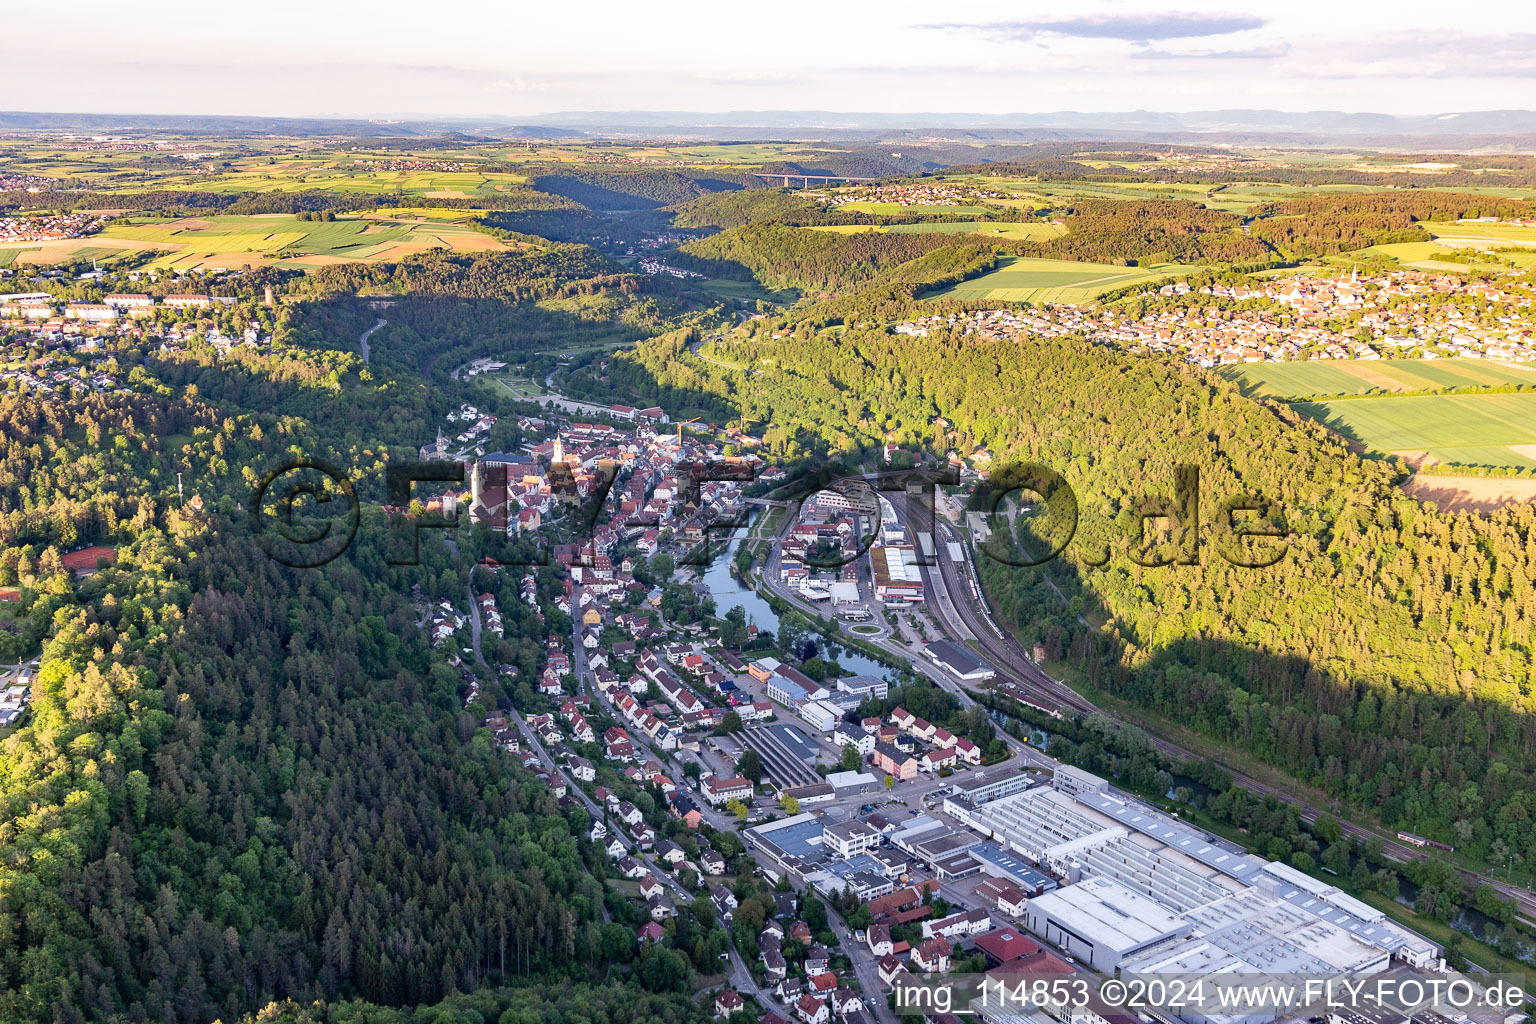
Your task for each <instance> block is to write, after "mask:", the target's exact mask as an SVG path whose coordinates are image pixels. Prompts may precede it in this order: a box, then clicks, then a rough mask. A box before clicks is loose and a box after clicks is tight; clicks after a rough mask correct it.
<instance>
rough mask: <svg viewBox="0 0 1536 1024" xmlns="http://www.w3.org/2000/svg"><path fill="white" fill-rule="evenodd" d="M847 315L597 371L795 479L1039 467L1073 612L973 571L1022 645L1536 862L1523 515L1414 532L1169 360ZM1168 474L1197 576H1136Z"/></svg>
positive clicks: (1169, 572) (1435, 831)
mask: <svg viewBox="0 0 1536 1024" xmlns="http://www.w3.org/2000/svg"><path fill="white" fill-rule="evenodd" d="M849 301H850V302H853V301H854V300H849ZM886 301H887V303H888V304H891V303H889V300H886ZM854 305H857V303H854ZM854 305H850V306H849V307H848V309H847V311H846V319H845V320H844V322H843V323H842V324H841V325H840V326H839V327H838V329H836V330H824V331H818V330H817V329H816V324H815V322H812V321H801V322H799V323H798V326H797V324H796V323H795V322H793V321H790V322H779V323H774V322H769V321H764V322H762V323H761V325H760V327H759V330H758V332H757V334H756V336H755V337H754V339H753V340H750V341H740V342H735V343H730V344H725V345H716V346H714V347H713V348H712V349H711V351H710V353H709V354H710V355H711V358H713V359H716V360H719V362H715V363H710V362H702V361H698V360H694V359H691V358H689V357H687V356H686V355H683V354H681V352H680V350H678V349H676V348H673V349H671V350H670V351H669V350H668V349H667V348H665V347H662V346H660V344H659V343H658V344H657V345H645V346H641V348H640V349H638V350H637V351H636V352H635V353H633V354H632V355H627V356H625V357H623V358H621V359H620V360H619V361H618V363H617V368H616V369H614V370H611V371H610V374H611V375H614V376H616V379H618V380H619V382H620V383H621V385H622V386H625V387H628V388H630V389H631V390H633V391H635V393H641V394H643V393H646V392H645V388H647V387H657V386H659V387H661V388H673V389H682V390H691V391H696V392H702V393H704V394H707V395H712V396H715V397H714V398H713V400H714V401H721V402H727V403H729V404H730V405H731V406H732V407H739V408H743V409H747V410H749V412H748V415H751V416H754V417H757V418H760V419H762V420H765V421H767V422H770V423H771V424H772V426H771V427H770V428H767V430H766V434H765V437H766V440H767V441H768V443H769V445H770V447H771V449H772V450H773V451H774V452H775V453H777V454H779V455H781V456H783V457H788V458H792V459H793V458H802V459H803V458H807V457H809V456H811V455H812V454H813V453H815V452H817V451H819V452H821V453H822V457H823V458H824V457H827V456H829V455H830V456H838V455H843V456H847V457H850V458H853V459H854V460H855V461H857V459H859V458H866V457H871V456H872V455H873V454H874V453H875V451H876V450H877V448H878V446H879V445H880V444H882V443H883V442H884V441H886V440H887V439H891V440H895V441H896V442H897V443H898V444H900V445H902V446H903V447H906V448H908V449H909V450H912V449H918V450H921V449H923V448H928V449H930V450H932V449H933V447H934V446H935V444H936V437H935V431H936V429H937V428H936V427H935V426H934V425H933V424H934V420H935V417H943V418H944V419H945V420H947V421H948V422H949V423H950V424H951V425H952V429H953V430H954V431H955V436H953V437H951V438H948V439H947V440H946V441H945V442H944V444H943V445H942V446H941V447H940V450H943V448H955V449H958V450H959V451H962V452H969V451H971V450H972V448H973V447H975V446H978V445H981V446H986V447H987V448H989V449H991V450H992V451H993V452H994V453H995V454H996V456H997V459H998V461H999V463H1002V462H1004V461H1006V460H1008V459H1029V460H1036V461H1039V462H1042V463H1044V464H1045V465H1048V466H1050V467H1052V468H1054V469H1055V470H1057V471H1059V472H1060V473H1062V474H1063V475H1064V476H1065V477H1066V479H1067V480H1068V481H1069V482H1070V484H1071V486H1072V487H1073V488H1074V490H1075V491H1076V494H1077V499H1078V502H1079V507H1080V511H1081V515H1082V519H1081V522H1080V525H1079V528H1078V534H1077V539H1076V540H1075V541H1074V542H1073V544H1072V546H1071V547H1070V548H1069V549H1068V551H1067V553H1066V555H1065V556H1064V557H1063V558H1062V559H1061V560H1058V561H1057V562H1056V563H1053V565H1052V566H1051V567H1050V570H1049V574H1050V576H1051V577H1053V578H1054V579H1055V580H1056V581H1057V583H1058V585H1059V586H1060V587H1061V589H1062V591H1063V592H1064V593H1065V594H1066V596H1067V600H1063V599H1062V598H1061V597H1059V596H1057V594H1056V592H1055V591H1053V590H1051V589H1049V588H1048V587H1047V586H1046V585H1045V584H1044V582H1043V576H1042V573H1041V571H1040V570H1031V569H1023V568H1010V567H1006V566H1002V565H997V564H993V563H992V562H991V561H990V560H984V563H983V564H984V566H985V567H986V570H985V571H986V584H987V589H988V591H989V593H990V594H991V596H992V597H993V599H994V600H995V602H996V603H997V605H998V606H999V607H1000V608H1001V610H1002V612H1003V615H1004V617H1005V618H1006V619H1007V620H1009V621H1010V622H1011V624H1012V625H1013V626H1014V627H1015V628H1016V629H1017V631H1018V633H1019V635H1020V637H1021V639H1022V640H1024V641H1025V642H1026V643H1029V642H1031V641H1034V640H1037V639H1039V640H1045V639H1049V640H1050V641H1051V644H1052V647H1053V648H1055V649H1058V650H1060V651H1061V652H1062V653H1063V655H1064V664H1063V667H1064V668H1065V669H1066V670H1068V671H1070V672H1073V673H1077V674H1078V675H1079V677H1080V678H1081V679H1083V680H1084V681H1085V682H1086V683H1088V684H1090V685H1092V686H1094V687H1096V688H1099V689H1101V690H1103V691H1106V692H1108V693H1111V694H1114V695H1116V696H1119V697H1123V698H1126V699H1129V700H1132V701H1135V702H1136V703H1138V704H1140V705H1141V706H1143V707H1145V708H1147V709H1149V710H1150V711H1153V712H1155V713H1157V714H1160V715H1163V716H1165V717H1166V719H1168V720H1170V721H1175V722H1178V723H1180V724H1181V725H1185V726H1193V727H1195V728H1198V729H1199V730H1201V731H1203V732H1205V733H1206V734H1208V735H1209V736H1210V737H1212V738H1214V739H1217V740H1220V741H1221V742H1224V743H1230V744H1232V745H1233V747H1234V748H1237V749H1238V750H1240V751H1241V754H1238V755H1235V756H1243V757H1258V758H1261V759H1263V760H1266V761H1268V762H1270V763H1272V764H1275V765H1277V766H1280V767H1283V768H1284V769H1286V770H1288V771H1290V772H1293V773H1295V774H1296V775H1298V776H1300V777H1301V778H1304V779H1306V780H1307V781H1309V782H1311V783H1314V784H1316V785H1317V786H1319V787H1321V788H1323V789H1326V790H1327V791H1328V792H1329V793H1331V794H1334V795H1335V796H1337V797H1338V798H1340V799H1344V800H1347V801H1348V802H1349V803H1350V804H1351V805H1353V806H1354V807H1356V808H1357V809H1358V810H1359V813H1362V814H1377V815H1380V817H1381V819H1382V820H1383V821H1384V822H1385V823H1386V824H1387V825H1388V826H1390V827H1393V828H1405V829H1408V830H1410V831H1414V832H1419V833H1422V834H1426V835H1431V836H1436V837H1439V838H1441V839H1442V841H1445V842H1448V843H1453V844H1455V845H1457V846H1458V848H1460V849H1465V850H1468V851H1469V852H1471V853H1473V854H1474V855H1481V856H1486V857H1488V858H1489V859H1490V860H1493V861H1497V862H1498V863H1500V864H1503V863H1506V862H1507V861H1512V862H1513V863H1514V864H1516V865H1522V864H1523V865H1525V866H1528V867H1529V866H1536V852H1533V851H1536V830H1533V824H1532V823H1533V821H1536V688H1533V684H1536V676H1533V669H1532V659H1533V654H1536V650H1533V647H1536V633H1533V631H1536V592H1533V589H1532V581H1533V580H1536V508H1533V507H1532V506H1530V505H1516V506H1512V507H1509V508H1506V509H1504V510H1502V511H1501V512H1499V513H1497V514H1494V515H1489V516H1481V515H1476V514H1440V513H1435V512H1432V511H1429V510H1427V509H1425V508H1424V507H1422V506H1420V505H1419V504H1417V503H1416V502H1413V501H1410V500H1408V499H1405V498H1403V497H1402V496H1401V495H1400V494H1399V493H1398V492H1397V491H1396V490H1395V488H1394V487H1393V485H1392V481H1391V474H1390V471H1389V470H1388V469H1387V468H1386V467H1385V466H1383V465H1381V464H1378V463H1375V462H1371V461H1366V460H1362V459H1360V458H1357V457H1356V456H1354V455H1352V454H1351V453H1350V452H1348V451H1347V450H1346V449H1345V447H1344V446H1343V444H1342V443H1340V442H1339V441H1338V440H1337V439H1336V438H1335V437H1333V436H1332V435H1330V434H1328V433H1327V432H1326V431H1325V430H1324V429H1323V428H1321V427H1319V426H1317V425H1316V424H1313V423H1311V422H1308V421H1305V420H1302V419H1300V418H1298V417H1296V416H1294V415H1292V414H1289V413H1286V412H1284V411H1283V410H1277V409H1275V408H1271V407H1268V406H1265V405H1261V404H1259V403H1257V402H1255V401H1252V400H1249V399H1246V398H1244V397H1242V396H1241V395H1240V394H1238V392H1237V391H1236V390H1235V389H1234V388H1233V387H1232V386H1231V385H1229V384H1226V383H1225V382H1223V381H1221V380H1219V379H1217V378H1215V377H1214V376H1212V375H1208V374H1204V373H1202V372H1201V371H1198V370H1192V369H1190V368H1187V367H1185V366H1183V365H1182V364H1174V363H1171V362H1169V363H1164V362H1161V361H1159V360H1157V359H1154V358H1140V357H1132V356H1128V355H1124V354H1120V353H1117V352H1116V351H1114V350H1111V349H1106V348H1103V347H1099V346H1092V345H1089V344H1087V343H1084V342H1081V341H1078V340H1075V339H1072V338H1064V339H1057V340H1046V339H1036V340H1032V341H1028V342H1019V343H1014V342H998V341H990V340H985V339H981V338H978V337H974V336H973V337H968V338H966V337H960V336H959V335H958V334H956V335H955V336H945V335H942V334H940V335H936V336H933V337H928V338H912V337H907V336H899V335H894V334H891V333H889V331H888V330H887V329H885V328H882V327H867V328H860V327H859V326H857V325H856V323H855V320H856V318H857V319H865V318H868V317H869V315H870V314H869V309H870V308H872V307H870V306H868V304H866V305H865V307H864V308H863V309H862V310H856V309H855V308H854ZM891 305H894V304H891ZM775 332H777V333H779V334H781V335H783V337H780V338H777V339H775V338H773V337H771V334H773V333H775ZM729 363H733V364H735V365H738V366H752V367H755V368H757V371H758V372H753V373H750V374H747V373H743V372H740V371H734V370H731V369H728V368H727V367H726V366H724V365H722V364H729ZM677 393H678V392H677V391H674V392H673V395H674V397H676V395H677ZM700 404H702V402H700ZM1180 464H1189V465H1194V466H1198V467H1199V469H1200V473H1201V485H1202V508H1203V509H1204V510H1205V515H1206V517H1207V518H1206V520H1205V526H1204V529H1205V542H1204V546H1203V548H1202V549H1201V553H1200V560H1199V564H1198V565H1195V566H1181V565H1170V566H1166V567H1163V568H1144V567H1141V566H1138V565H1136V564H1134V563H1133V562H1132V560H1131V558H1130V544H1129V542H1128V541H1127V540H1125V539H1123V538H1124V536H1125V535H1127V533H1128V531H1130V530H1131V528H1132V527H1133V524H1134V522H1135V515H1134V512H1133V508H1134V507H1135V503H1136V502H1137V501H1138V500H1139V498H1140V497H1141V496H1143V495H1150V496H1156V495H1164V496H1167V495H1171V494H1172V493H1173V487H1174V472H1175V467H1177V466H1178V465H1180ZM1243 492H1257V493H1258V494H1260V495H1263V496H1265V497H1267V498H1269V499H1271V500H1272V501H1274V502H1276V503H1278V504H1279V506H1280V507H1281V509H1282V510H1283V515H1284V519H1285V522H1286V524H1287V526H1288V529H1289V531H1290V533H1291V535H1292V536H1291V540H1290V548H1291V550H1290V553H1289V555H1288V556H1287V557H1286V558H1285V559H1284V560H1283V561H1281V562H1280V563H1279V564H1278V565H1276V566H1274V567H1273V568H1270V569H1243V568H1239V567H1236V566H1233V565H1231V564H1228V562H1226V561H1225V560H1223V559H1222V558H1221V557H1220V556H1219V555H1218V553H1217V548H1216V544H1217V542H1218V541H1219V539H1220V538H1219V536H1218V535H1216V534H1215V533H1214V532H1213V531H1214V530H1215V526H1214V521H1215V515H1216V509H1217V508H1218V505H1219V503H1220V502H1221V501H1223V500H1224V499H1226V498H1228V497H1233V496H1236V495H1238V494H1241V493H1243ZM1106 553H1107V554H1108V556H1109V557H1108V561H1107V563H1106V564H1103V565H1102V566H1095V565H1093V564H1092V563H1093V562H1096V561H1098V559H1099V557H1100V556H1102V555H1103V554H1106ZM1080 614H1081V616H1082V618H1081V619H1080V618H1079V615H1080ZM1085 622H1086V624H1085Z"/></svg>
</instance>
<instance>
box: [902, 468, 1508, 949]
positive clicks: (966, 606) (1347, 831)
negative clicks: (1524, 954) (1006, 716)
mask: <svg viewBox="0 0 1536 1024" xmlns="http://www.w3.org/2000/svg"><path fill="white" fill-rule="evenodd" d="M891 497H893V498H895V499H902V500H901V508H902V512H903V515H905V501H904V498H903V496H901V495H891ZM934 549H935V550H934V554H935V558H934V561H935V563H936V564H935V565H931V566H923V575H924V577H925V578H924V585H925V586H926V587H927V588H928V594H929V596H930V601H929V605H930V608H932V609H933V610H935V611H936V612H937V613H938V617H939V618H940V619H941V620H943V625H944V626H945V628H946V630H947V631H949V632H950V633H951V634H952V636H953V637H954V638H955V639H957V640H959V641H961V642H966V641H971V642H973V643H974V644H975V646H976V647H978V648H979V649H980V650H981V652H982V653H983V654H984V655H985V656H986V657H987V659H988V660H989V661H991V662H992V663H993V665H994V667H996V668H997V670H998V679H999V680H1000V681H1003V682H1008V683H1012V684H1013V685H1015V686H1017V687H1019V688H1020V689H1023V690H1025V691H1026V692H1031V693H1033V694H1035V695H1037V696H1038V697H1040V698H1042V699H1044V700H1047V701H1049V702H1051V703H1053V704H1056V705H1059V706H1060V707H1062V708H1063V709H1070V710H1072V711H1075V712H1077V713H1079V714H1084V715H1090V714H1103V715H1106V716H1107V717H1108V712H1105V711H1102V710H1101V709H1100V708H1099V707H1097V706H1096V705H1095V704H1093V703H1092V702H1091V701H1089V700H1088V699H1087V698H1085V697H1083V696H1082V695H1081V694H1079V693H1078V692H1077V691H1075V690H1073V689H1072V688H1071V687H1069V686H1067V685H1066V684H1065V683H1062V682H1060V681H1058V680H1056V679H1053V678H1051V676H1050V675H1049V674H1048V673H1046V672H1045V670H1044V669H1042V668H1040V666H1039V665H1037V664H1035V662H1034V660H1033V659H1032V658H1030V657H1029V656H1028V655H1027V654H1026V653H1025V651H1024V649H1023V647H1022V645H1020V644H1019V642H1018V641H1017V640H1015V639H1014V638H1013V637H1012V636H1009V635H1007V634H1006V633H1005V634H1004V635H1003V636H1002V637H1001V638H999V637H998V636H997V634H996V633H995V632H994V630H993V628H992V626H991V624H990V623H989V622H988V621H987V617H986V616H984V615H983V614H982V612H981V611H980V610H979V608H978V607H977V606H976V604H975V603H974V602H972V600H971V599H970V592H969V587H968V586H967V585H966V583H965V580H964V579H963V578H962V577H961V575H960V570H959V567H958V566H956V565H955V563H954V561H953V560H952V559H951V558H949V553H948V551H947V549H946V545H944V544H939V543H936V544H935V545H934ZM935 570H937V571H935ZM935 582H937V583H938V584H939V586H937V587H936V586H935ZM1147 738H1148V740H1149V742H1150V743H1151V744H1152V746H1153V748H1154V749H1156V750H1157V751H1159V752H1160V753H1163V754H1166V755H1168V756H1171V757H1175V758H1178V759H1180V760H1186V759H1192V758H1203V757H1204V756H1205V755H1201V754H1196V753H1194V752H1191V751H1189V750H1186V749H1184V748H1183V747H1180V746H1179V745H1178V744H1176V743H1172V742H1170V741H1168V740H1165V739H1162V738H1161V737H1158V736H1155V735H1152V734H1151V733H1148V734H1147ZM1222 769H1223V770H1224V771H1226V772H1228V773H1229V774H1230V775H1231V776H1232V779H1233V781H1234V782H1235V783H1236V784H1237V785H1240V786H1242V787H1243V788H1245V789H1248V790H1251V791H1253V792H1255V793H1258V794H1259V795H1261V796H1273V797H1275V798H1277V799H1279V800H1282V801H1284V802H1286V803H1289V804H1292V805H1293V806H1295V807H1296V809H1297V811H1298V813H1299V814H1300V816H1301V819H1302V820H1303V821H1304V822H1306V823H1308V824H1311V823H1312V822H1314V821H1316V820H1317V818H1318V817H1319V816H1320V815H1321V814H1323V813H1330V814H1334V816H1335V817H1336V818H1338V821H1339V825H1340V831H1341V832H1342V834H1343V835H1345V836H1348V837H1349V838H1351V839H1358V840H1360V841H1361V842H1368V841H1370V840H1372V839H1377V840H1380V841H1381V844H1382V853H1383V855H1384V856H1386V857H1387V858H1388V859H1390V860H1393V861H1396V862H1398V863H1408V862H1410V861H1414V860H1429V859H1430V857H1429V855H1427V854H1425V853H1422V852H1420V851H1419V850H1417V849H1415V848H1413V847H1410V846H1408V845H1406V844H1404V843H1402V842H1399V841H1398V840H1396V839H1393V838H1389V837H1387V836H1384V835H1382V834H1381V833H1380V832H1378V831H1376V830H1374V829H1370V828H1366V827H1364V826H1361V825H1357V824H1355V823H1353V822H1350V821H1346V820H1345V819H1343V818H1341V817H1338V815H1337V813H1336V812H1334V811H1332V810H1331V809H1328V808H1318V807H1315V806H1312V805H1310V804H1307V803H1304V802H1302V801H1301V800H1300V799H1299V798H1298V796H1297V795H1296V794H1295V793H1294V792H1291V791H1289V790H1285V789H1280V788H1278V787H1275V786H1271V785H1269V784H1268V783H1265V782H1261V781H1260V780H1258V779H1255V778H1252V777H1251V776H1248V775H1244V774H1243V773H1242V772H1238V771H1234V770H1233V769H1231V768H1228V767H1226V766H1225V765H1223V766H1222ZM1453 868H1454V870H1455V871H1456V872H1457V873H1458V874H1459V875H1460V876H1461V877H1462V878H1463V879H1464V880H1465V881H1468V882H1471V883H1472V884H1474V885H1488V886H1491V887H1492V888H1493V890H1494V891H1495V892H1497V893H1498V894H1499V895H1500V896H1501V897H1502V898H1503V899H1507V900H1513V901H1514V902H1515V904H1516V906H1517V907H1518V908H1519V915H1520V916H1521V917H1522V918H1524V919H1525V920H1526V922H1527V923H1530V924H1533V925H1536V893H1533V892H1532V891H1531V890H1529V889H1525V888H1522V887H1520V886H1517V885H1512V884H1510V883H1509V882H1503V881H1500V880H1498V879H1496V878H1493V877H1491V876H1488V875H1483V874H1479V873H1477V872H1475V871H1472V870H1469V869H1467V868H1462V867H1456V866H1454V865H1453Z"/></svg>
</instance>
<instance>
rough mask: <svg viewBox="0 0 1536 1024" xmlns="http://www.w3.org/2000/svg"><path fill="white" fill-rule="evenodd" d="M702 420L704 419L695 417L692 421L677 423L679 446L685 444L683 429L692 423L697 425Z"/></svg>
mask: <svg viewBox="0 0 1536 1024" xmlns="http://www.w3.org/2000/svg"><path fill="white" fill-rule="evenodd" d="M701 418H702V417H699V416H695V417H694V418H693V419H691V420H678V421H677V443H678V444H682V443H683V428H684V427H686V426H687V425H688V424H690V423H697V422H699V420H700V419H701Z"/></svg>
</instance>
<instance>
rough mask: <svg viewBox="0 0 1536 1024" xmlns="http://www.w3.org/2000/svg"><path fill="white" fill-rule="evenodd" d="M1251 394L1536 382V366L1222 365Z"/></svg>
mask: <svg viewBox="0 0 1536 1024" xmlns="http://www.w3.org/2000/svg"><path fill="white" fill-rule="evenodd" d="M1220 373H1221V375H1222V376H1223V377H1225V378H1227V379H1228V380H1233V381H1237V382H1238V383H1239V384H1240V385H1242V388H1243V391H1244V392H1245V393H1246V394H1250V395H1254V396H1256V397H1261V398H1279V399H1285V400H1298V399H1305V398H1315V397H1319V396H1334V395H1363V394H1367V393H1369V392H1373V391H1375V392H1380V391H1389V392H1390V391H1446V390H1450V389H1452V388H1464V387H1488V386H1494V387H1497V386H1501V385H1508V384H1530V385H1536V368H1531V369H1527V368H1525V367H1521V366H1517V365H1513V364H1509V363H1499V362H1494V361H1492V360H1488V359H1433V360H1424V359H1392V360H1388V359H1374V360H1366V361H1361V360H1353V359H1310V360H1306V361H1304V362H1295V363H1244V364H1242V365H1240V366H1229V367H1226V368H1224V369H1222V370H1221V371H1220Z"/></svg>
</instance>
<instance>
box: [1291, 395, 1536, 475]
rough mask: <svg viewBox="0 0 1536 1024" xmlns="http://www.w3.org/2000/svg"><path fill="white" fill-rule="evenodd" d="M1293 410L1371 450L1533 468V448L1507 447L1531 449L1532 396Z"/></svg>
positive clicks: (1358, 401) (1357, 402)
mask: <svg viewBox="0 0 1536 1024" xmlns="http://www.w3.org/2000/svg"><path fill="white" fill-rule="evenodd" d="M1295 408H1296V410H1297V411H1298V412H1301V413H1303V414H1305V415H1307V416H1310V417H1312V418H1313V419H1315V420H1317V421H1318V422H1320V423H1322V424H1324V425H1325V426H1327V427H1328V428H1329V429H1331V430H1334V431H1337V432H1338V433H1340V434H1342V435H1344V436H1345V437H1347V438H1350V439H1351V440H1354V441H1358V442H1359V443H1360V444H1362V445H1364V446H1365V447H1367V448H1370V449H1372V450H1373V451H1378V452H1404V453H1407V452H1428V453H1429V454H1430V456H1432V457H1433V458H1435V459H1437V460H1439V461H1440V462H1444V463H1449V464H1452V465H1464V466H1512V467H1517V468H1520V469H1536V458H1532V457H1531V455H1532V454H1536V448H1525V450H1524V451H1515V450H1513V448H1512V447H1511V446H1532V445H1536V394H1512V395H1424V396H1403V397H1394V396H1384V397H1373V398H1345V399H1338V400H1336V401H1331V402H1301V403H1298V404H1297V405H1296V406H1295Z"/></svg>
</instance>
